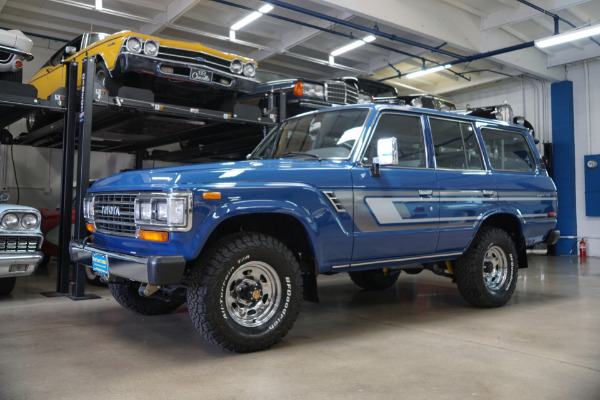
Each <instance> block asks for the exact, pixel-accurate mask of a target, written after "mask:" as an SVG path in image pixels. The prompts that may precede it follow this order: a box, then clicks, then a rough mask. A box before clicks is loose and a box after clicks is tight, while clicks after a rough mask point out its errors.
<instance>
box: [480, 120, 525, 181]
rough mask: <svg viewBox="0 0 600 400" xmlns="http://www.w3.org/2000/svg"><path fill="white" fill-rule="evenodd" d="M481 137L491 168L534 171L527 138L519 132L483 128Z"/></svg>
mask: <svg viewBox="0 0 600 400" xmlns="http://www.w3.org/2000/svg"><path fill="white" fill-rule="evenodd" d="M481 137H482V138H483V143H484V145H485V149H486V151H487V153H488V157H489V159H490V164H491V166H492V168H493V169H495V170H500V171H518V172H534V171H535V169H536V165H535V161H534V159H533V155H532V154H531V149H530V148H529V145H528V144H527V139H525V136H524V135H523V134H522V133H520V132H513V131H505V130H499V129H488V128H484V129H482V130H481Z"/></svg>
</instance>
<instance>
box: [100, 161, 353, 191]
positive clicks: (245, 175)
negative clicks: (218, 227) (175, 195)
mask: <svg viewBox="0 0 600 400" xmlns="http://www.w3.org/2000/svg"><path fill="white" fill-rule="evenodd" d="M352 165H353V164H352V163H351V162H349V161H332V160H324V161H317V160H314V161H313V160H298V159H283V160H252V161H237V162H224V163H214V164H195V165H185V166H178V167H168V168H157V169H146V170H138V171H128V172H123V173H120V174H117V175H112V176H109V177H107V178H104V179H100V180H98V181H97V182H96V183H94V185H93V186H92V187H91V188H90V190H89V191H90V192H104V191H111V192H112V191H170V190H185V189H195V188H202V187H211V188H214V187H216V186H217V187H218V186H221V187H234V186H247V185H248V184H267V185H269V184H274V183H306V184H309V185H312V186H316V187H329V188H331V187H341V186H348V185H349V184H350V182H349V179H350V178H349V177H350V169H351V167H352ZM344 177H347V180H346V179H344Z"/></svg>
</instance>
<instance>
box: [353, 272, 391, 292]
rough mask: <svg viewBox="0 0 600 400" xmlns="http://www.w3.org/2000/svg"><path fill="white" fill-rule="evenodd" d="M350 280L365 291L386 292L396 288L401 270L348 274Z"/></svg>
mask: <svg viewBox="0 0 600 400" xmlns="http://www.w3.org/2000/svg"><path fill="white" fill-rule="evenodd" d="M348 275H350V279H352V282H354V283H355V284H356V285H357V286H359V287H361V288H363V289H365V290H384V289H388V288H390V287H392V286H394V283H396V281H397V280H398V277H399V276H400V270H399V269H391V270H387V269H370V270H367V271H353V272H348Z"/></svg>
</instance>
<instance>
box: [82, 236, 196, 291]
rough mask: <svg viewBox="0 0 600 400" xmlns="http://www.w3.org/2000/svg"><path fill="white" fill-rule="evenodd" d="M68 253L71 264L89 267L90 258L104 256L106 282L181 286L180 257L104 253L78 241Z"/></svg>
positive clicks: (181, 266)
mask: <svg viewBox="0 0 600 400" xmlns="http://www.w3.org/2000/svg"><path fill="white" fill-rule="evenodd" d="M70 252H71V260H72V261H74V262H78V263H81V264H83V265H87V266H90V267H92V256H94V255H100V256H105V257H106V261H107V264H108V265H107V270H108V278H109V279H110V278H113V277H119V278H126V279H131V280H134V281H138V282H143V283H149V284H151V285H156V286H160V285H175V284H178V283H180V282H181V277H182V276H183V271H184V270H185V264H186V261H185V259H184V258H183V256H150V257H140V256H133V255H130V254H124V253H117V252H112V251H106V250H103V249H100V248H98V247H95V246H94V245H90V244H85V243H83V242H80V241H71V244H70Z"/></svg>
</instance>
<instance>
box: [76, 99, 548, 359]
mask: <svg viewBox="0 0 600 400" xmlns="http://www.w3.org/2000/svg"><path fill="white" fill-rule="evenodd" d="M556 211H557V196H556V188H555V186H554V183H553V182H552V180H551V179H550V178H549V177H548V174H547V173H546V170H545V168H544V165H543V163H542V162H541V160H540V155H539V154H538V151H537V150H536V147H535V145H534V142H533V139H532V138H531V136H530V135H529V133H528V132H527V130H526V129H525V128H523V127H522V126H519V125H513V124H509V123H506V122H502V121H497V120H496V121H494V120H488V119H481V118H475V117H469V116H464V115H457V114H451V113H446V112H440V111H435V110H426V109H419V108H411V107H405V106H393V105H373V104H371V105H354V106H344V107H337V108H330V109H326V110H320V111H315V112H310V113H306V114H301V115H298V116H296V117H293V118H290V119H288V120H286V121H284V122H282V123H281V124H279V125H277V126H276V127H275V128H274V129H273V130H272V131H271V132H270V134H269V135H268V136H267V137H266V138H265V139H264V140H263V141H262V142H261V143H260V144H259V145H258V147H257V148H256V149H255V150H254V152H253V153H252V154H250V156H249V157H248V160H246V161H240V162H227V163H221V164H202V165H191V166H180V167H172V168H162V169H151V170H141V171H130V172H125V173H122V174H118V175H114V176H110V177H108V178H105V179H102V180H99V181H97V182H96V183H95V184H94V185H93V186H92V187H91V188H90V190H89V191H88V194H87V197H86V198H85V202H84V215H85V218H86V221H87V225H88V229H89V230H91V231H92V232H93V235H92V236H91V237H88V238H86V239H85V240H84V241H82V242H77V241H74V242H72V243H71V255H72V259H73V260H74V261H78V262H81V263H83V264H85V265H90V266H93V268H94V269H95V270H96V271H97V272H99V273H101V274H103V275H104V277H105V279H106V280H107V281H108V284H109V286H110V290H111V292H112V294H113V296H114V298H115V299H116V300H117V301H118V302H119V303H120V304H121V305H122V306H123V307H125V308H127V309H129V310H132V311H135V312H137V313H141V314H163V313H168V312H170V311H172V310H174V309H176V308H177V307H179V306H180V305H181V304H183V303H184V302H186V301H187V302H188V308H189V314H190V317H191V319H192V321H193V323H194V325H195V327H196V329H197V330H198V331H199V332H200V333H201V334H202V335H203V336H204V337H205V338H206V339H207V340H209V341H210V342H212V343H214V344H216V345H218V346H220V347H222V348H224V349H228V350H232V351H236V352H249V351H256V350H261V349H266V348H268V347H270V346H272V345H273V344H275V343H277V342H278V341H279V340H280V339H281V338H282V337H283V336H284V335H285V334H286V333H287V332H288V330H289V329H290V328H291V327H292V325H293V323H294V321H295V319H296V317H297V315H298V311H299V306H300V301H301V298H302V296H303V295H304V297H305V298H306V299H312V300H314V299H315V298H316V276H317V275H318V274H323V273H341V272H347V273H349V274H350V277H351V279H352V280H353V281H354V282H355V283H356V284H357V285H358V286H360V287H362V288H364V289H367V290H376V289H385V288H388V287H390V286H391V285H393V284H394V283H395V282H396V280H397V279H398V276H399V274H400V272H401V271H402V270H403V269H404V270H407V271H410V272H411V273H414V272H418V271H420V270H423V269H429V270H432V271H433V272H435V273H437V274H441V275H444V276H448V277H450V278H452V279H453V280H454V281H455V282H456V284H457V286H458V290H459V292H460V293H461V295H462V296H463V297H464V298H465V299H466V301H468V302H469V303H471V304H472V305H474V306H476V307H498V306H502V305H504V304H505V303H506V302H507V301H508V300H509V299H510V298H511V296H512V294H513V292H514V290H515V285H516V282H517V271H518V269H519V268H524V267H527V258H526V248H527V247H531V246H533V245H535V244H537V243H542V242H546V243H554V242H555V241H556V240H557V238H558V232H557V231H556V230H555V229H554V228H555V226H556V218H557V215H556Z"/></svg>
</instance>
